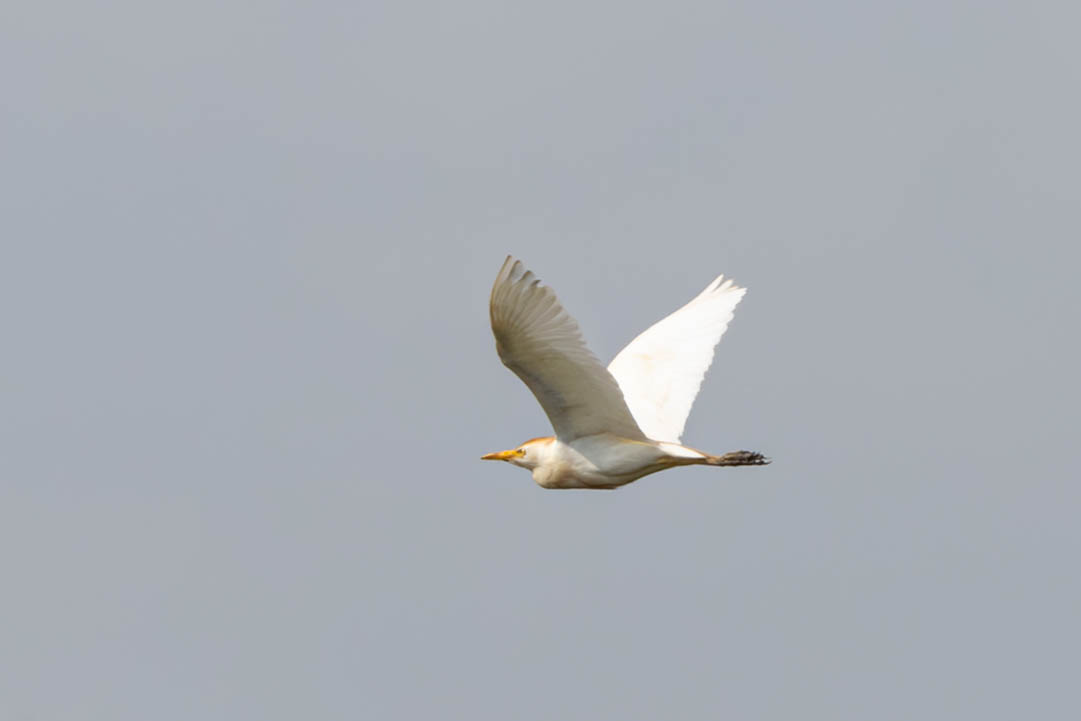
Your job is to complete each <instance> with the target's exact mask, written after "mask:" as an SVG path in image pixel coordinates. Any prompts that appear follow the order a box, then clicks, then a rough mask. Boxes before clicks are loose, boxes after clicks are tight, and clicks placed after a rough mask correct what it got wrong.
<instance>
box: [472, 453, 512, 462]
mask: <svg viewBox="0 0 1081 721" xmlns="http://www.w3.org/2000/svg"><path fill="white" fill-rule="evenodd" d="M515 455H516V454H515V452H514V451H500V452H499V453H489V454H487V455H484V456H481V457H480V459H481V460H482V461H509V460H510V459H511V458H514V456H515Z"/></svg>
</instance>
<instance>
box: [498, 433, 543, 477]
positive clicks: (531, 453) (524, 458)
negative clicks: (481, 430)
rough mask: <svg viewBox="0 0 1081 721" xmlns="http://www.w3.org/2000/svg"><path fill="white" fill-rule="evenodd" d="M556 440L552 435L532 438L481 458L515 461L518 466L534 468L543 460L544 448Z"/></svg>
mask: <svg viewBox="0 0 1081 721" xmlns="http://www.w3.org/2000/svg"><path fill="white" fill-rule="evenodd" d="M554 440H555V439H554V438H553V437H551V436H547V437H545V438H532V439H530V440H528V441H526V442H525V443H523V444H521V445H520V446H518V447H517V448H512V449H511V450H509V451H499V452H498V453H489V454H487V455H484V456H481V457H480V459H481V460H482V461H506V462H507V463H513V464H514V465H516V466H521V467H522V468H528V469H530V470H532V469H534V468H536V467H537V466H538V465H540V463H541V461H542V460H543V457H542V454H543V453H544V450H545V449H546V448H547V447H548V444H549V443H551V442H552V441H554Z"/></svg>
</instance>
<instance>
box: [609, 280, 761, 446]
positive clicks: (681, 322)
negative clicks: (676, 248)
mask: <svg viewBox="0 0 1081 721" xmlns="http://www.w3.org/2000/svg"><path fill="white" fill-rule="evenodd" d="M723 278H724V276H723V275H721V276H718V277H717V279H716V280H714V281H713V282H712V283H710V284H709V285H708V286H707V287H706V289H705V290H704V291H702V292H701V293H700V294H699V295H698V297H696V298H695V299H694V300H692V301H691V302H690V303H688V304H687V305H685V306H683V307H682V308H680V309H679V310H677V311H676V312H675V313H673V314H672V315H670V316H668V317H667V318H665V319H664V320H661V321H659V322H657V323H655V324H654V325H652V326H651V327H650V328H648V329H647V330H646V331H645V332H643V333H642V334H641V335H639V336H638V337H637V338H635V339H634V340H632V341H631V342H630V344H628V345H627V347H626V348H624V349H623V350H621V351H620V352H619V355H617V356H616V357H615V358H614V359H613V360H612V362H611V364H609V366H608V370H609V372H610V373H611V374H612V375H613V376H615V379H616V381H618V383H619V387H620V389H622V391H623V397H624V398H625V399H626V402H627V406H628V407H629V408H630V409H631V413H633V414H634V419H635V421H637V423H638V427H639V428H641V429H642V431H643V432H645V434H646V435H647V436H649V437H650V438H652V439H653V440H656V441H672V442H674V443H678V442H679V437H680V436H681V435H682V434H683V426H684V425H685V424H686V423H687V415H688V414H689V413H690V412H691V405H692V404H693V403H694V398H695V396H697V395H698V389H699V388H701V386H702V379H703V378H704V377H705V375H706V371H707V370H709V365H710V363H712V362H713V349H714V348H715V347H716V345H717V342H718V341H720V339H721V336H722V335H724V331H725V329H726V328H728V322H729V321H730V320H732V311H733V310H735V307H736V304H738V303H739V301H740V299H741V298H742V297H743V294H744V293H746V292H747V291H746V289H745V288H740V287H739V286H737V285H733V284H732V281H730V280H729V281H725V282H724V283H722V282H721V281H722V280H723Z"/></svg>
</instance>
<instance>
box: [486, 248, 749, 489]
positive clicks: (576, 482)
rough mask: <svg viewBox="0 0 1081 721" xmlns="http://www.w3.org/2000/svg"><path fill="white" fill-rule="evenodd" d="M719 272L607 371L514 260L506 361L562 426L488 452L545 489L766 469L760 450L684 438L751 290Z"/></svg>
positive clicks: (504, 326) (506, 306)
mask: <svg viewBox="0 0 1081 721" xmlns="http://www.w3.org/2000/svg"><path fill="white" fill-rule="evenodd" d="M722 279H723V276H721V277H718V278H717V279H716V280H714V281H713V282H712V283H710V284H709V286H707V287H706V289H705V290H703V291H702V292H701V293H700V294H699V295H698V296H696V297H695V298H694V299H693V300H691V301H690V302H689V303H687V305H685V306H683V307H682V308H680V309H679V310H677V311H676V312H674V313H672V314H671V315H669V316H668V317H666V318H664V319H663V320H661V321H659V322H657V323H655V324H654V325H653V326H651V327H650V328H649V329H647V330H646V331H645V332H643V333H642V334H641V335H639V336H638V337H637V338H635V339H634V340H633V341H631V343H630V344H629V345H627V347H626V348H624V349H623V350H622V351H620V353H619V354H618V355H617V356H616V357H615V359H614V360H613V361H612V363H611V364H610V365H609V366H608V368H607V369H605V367H604V366H603V365H601V363H600V361H598V360H597V357H596V356H594V355H593V353H591V352H590V350H589V348H587V347H586V344H585V341H584V340H583V338H582V334H581V331H580V330H579V329H578V324H577V323H576V322H575V321H574V319H573V318H571V316H570V315H569V314H568V313H567V312H566V311H565V310H564V309H563V306H562V305H560V303H559V300H558V299H557V298H556V296H555V293H554V292H552V290H551V289H550V288H548V287H546V286H542V285H541V284H540V281H539V280H538V279H537V278H536V277H535V276H534V275H533V273H532V272H530V271H527V270H526V269H525V268H524V267H523V266H522V264H521V262H520V261H517V260H515V259H514V258H512V257H510V256H508V257H507V260H506V262H504V263H503V267H502V268H501V269H500V271H499V274H498V275H497V276H496V280H495V284H494V285H493V286H492V295H491V301H490V312H491V320H492V333H493V334H494V335H495V339H496V350H497V351H498V353H499V357H500V358H501V359H502V360H503V363H504V364H505V365H506V366H507V367H508V368H510V369H511V370H512V371H514V372H515V373H516V374H517V375H518V377H519V378H521V379H522V381H524V382H525V384H526V385H527V386H529V389H530V390H531V391H533V395H535V396H536V398H537V400H538V401H539V402H540V404H541V407H542V408H543V409H544V412H545V413H546V414H547V415H548V418H549V420H550V421H551V422H552V427H553V428H554V429H555V433H556V435H555V437H554V438H552V437H546V438H536V439H533V440H532V441H527V442H526V443H524V444H522V445H521V446H520V447H518V448H516V449H514V450H510V451H503V452H501V453H490V454H488V455H486V456H484V458H485V459H486V460H505V461H509V462H511V463H514V464H515V465H519V466H523V467H525V468H529V469H531V470H532V471H533V477H534V479H535V480H536V481H537V483H539V484H541V485H542V486H545V487H547V488H615V487H616V486H620V485H623V484H625V483H630V482H631V481H633V480H635V479H637V478H641V477H642V476H644V475H647V474H649V473H654V472H656V471H659V470H663V469H664V468H669V467H672V466H676V465H690V464H705V465H726V466H727V465H763V464H765V463H768V462H769V461H768V459H765V458H764V457H762V456H761V455H760V454H757V453H750V452H748V451H735V452H734V453H728V454H725V455H723V456H712V455H709V454H707V453H703V452H701V451H697V450H694V449H692V448H687V447H686V446H682V445H680V443H679V439H680V436H681V435H682V433H683V427H684V425H685V424H686V421H687V415H688V414H689V413H690V410H691V405H692V404H693V403H694V399H695V396H696V395H698V390H699V388H700V387H701V385H702V379H703V378H704V376H705V373H706V371H707V370H708V369H709V366H710V363H712V361H713V349H714V348H715V347H716V345H717V342H718V341H719V340H720V339H721V336H722V335H723V334H724V332H725V329H726V328H727V327H728V323H729V321H731V320H732V313H733V310H734V309H735V307H736V305H737V304H738V303H739V301H740V299H741V298H742V297H743V294H744V293H745V292H746V291H745V289H743V288H740V287H739V286H736V285H734V284H733V283H732V281H730V280H729V281H724V282H722Z"/></svg>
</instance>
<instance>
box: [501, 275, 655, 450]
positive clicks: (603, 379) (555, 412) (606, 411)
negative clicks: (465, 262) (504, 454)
mask: <svg viewBox="0 0 1081 721" xmlns="http://www.w3.org/2000/svg"><path fill="white" fill-rule="evenodd" d="M489 309H490V312H491V319H492V333H493V335H495V341H496V351H497V352H498V353H499V357H500V359H502V361H503V364H504V365H506V366H507V367H508V368H510V369H511V370H512V371H514V373H515V374H516V375H517V376H518V377H519V378H521V379H522V381H523V382H524V383H525V384H526V385H527V386H528V387H529V390H531V391H533V395H534V396H536V397H537V401H538V402H539V403H540V404H541V407H542V408H543V409H544V412H545V413H546V414H547V416H548V419H549V420H550V421H551V422H552V427H553V428H554V429H555V432H556V437H557V438H559V439H560V440H561V441H564V442H569V441H572V440H574V439H576V438H582V437H584V436H590V435H594V434H596V433H612V434H615V435H617V436H622V437H624V438H631V439H635V440H644V439H645V437H646V436H645V434H643V433H642V430H641V429H640V428H639V427H638V425H637V424H636V423H635V420H634V416H632V415H631V411H630V409H629V408H628V407H627V402H626V401H625V400H624V399H623V393H622V391H621V390H620V387H619V384H618V383H616V380H615V378H613V377H612V375H611V373H609V372H608V371H607V370H606V369H605V367H604V365H602V364H601V362H600V361H599V360H597V357H596V356H594V355H593V353H591V352H590V350H589V348H588V347H586V344H585V340H584V339H583V338H582V333H581V331H580V330H579V328H578V323H577V322H575V320H574V319H573V318H572V317H571V316H570V315H569V314H568V313H567V311H565V310H564V309H563V306H562V305H560V303H559V299H558V298H556V295H555V293H554V292H553V291H552V289H551V288H548V287H546V286H542V285H541V284H540V280H538V279H537V278H536V276H534V275H533V273H532V272H531V271H528V270H526V269H525V268H524V267H523V266H522V263H521V262H520V261H518V260H515V259H514V258H513V257H511V256H507V260H506V262H504V263H503V267H502V268H501V269H500V271H499V275H498V276H496V279H495V284H494V285H493V286H492V296H491V301H490V303H489Z"/></svg>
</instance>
